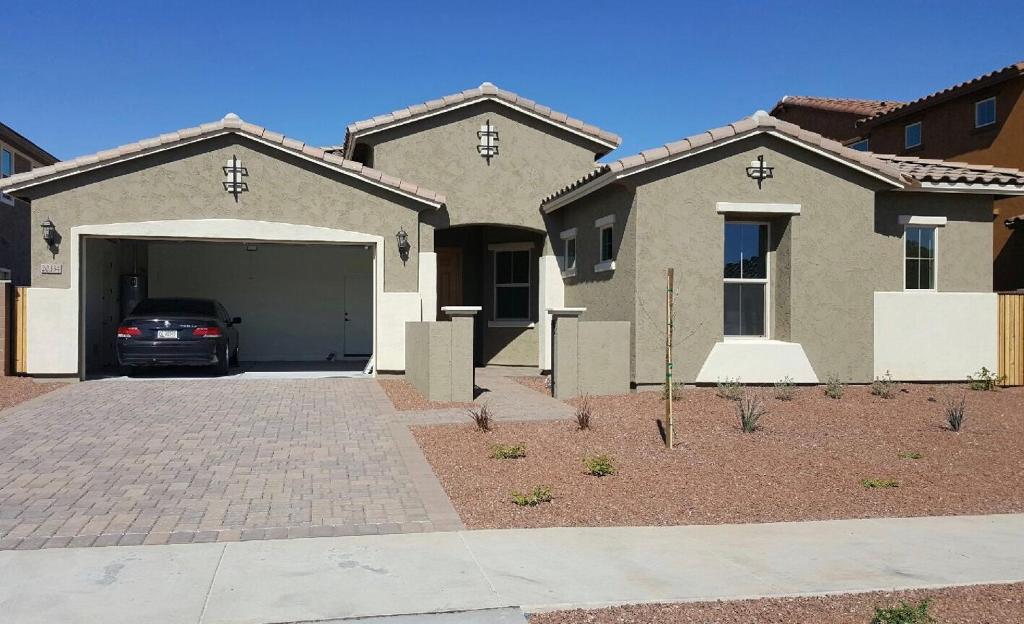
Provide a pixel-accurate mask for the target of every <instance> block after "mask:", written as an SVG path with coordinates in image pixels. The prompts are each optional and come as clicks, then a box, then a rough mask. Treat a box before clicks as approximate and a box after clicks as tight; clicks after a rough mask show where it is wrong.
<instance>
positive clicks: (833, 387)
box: [825, 373, 846, 401]
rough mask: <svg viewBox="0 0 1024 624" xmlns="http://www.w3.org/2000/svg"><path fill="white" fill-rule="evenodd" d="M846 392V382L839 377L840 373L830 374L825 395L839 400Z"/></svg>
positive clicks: (826, 381) (826, 382)
mask: <svg viewBox="0 0 1024 624" xmlns="http://www.w3.org/2000/svg"><path fill="white" fill-rule="evenodd" d="M844 392H846V384H844V383H843V381H842V380H841V379H839V375H837V374H835V373H831V374H829V376H828V379H826V380H825V396H827V397H828V398H830V399H835V400H837V401H838V400H839V399H841V398H843V393H844Z"/></svg>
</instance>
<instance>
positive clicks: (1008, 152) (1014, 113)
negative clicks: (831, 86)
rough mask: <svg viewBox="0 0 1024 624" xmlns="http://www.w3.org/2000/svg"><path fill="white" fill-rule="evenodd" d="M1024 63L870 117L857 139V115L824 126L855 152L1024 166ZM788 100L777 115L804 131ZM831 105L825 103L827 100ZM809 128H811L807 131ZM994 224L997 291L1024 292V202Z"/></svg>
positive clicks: (1011, 202)
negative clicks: (1022, 221) (1023, 226)
mask: <svg viewBox="0 0 1024 624" xmlns="http://www.w3.org/2000/svg"><path fill="white" fill-rule="evenodd" d="M1022 92H1024V61H1022V62H1018V63H1014V64H1012V65H1008V66H1006V67H1003V68H1001V69H998V70H996V71H993V72H990V73H988V74H985V75H983V76H978V77H976V78H973V79H971V80H968V81H966V82H961V83H959V84H956V85H953V86H951V87H947V88H945V89H942V90H940V91H937V92H935V93H932V94H929V95H926V96H924V97H922V98H919V99H916V100H914V101H912V102H906V103H899V104H898V105H892V103H889V102H886V103H885V104H886V106H884V107H882V108H880V109H879V110H874V111H870V112H867V114H864V115H862V118H861V119H859V120H857V121H856V122H855V131H854V132H852V133H851V127H850V125H849V115H840V114H838V113H829V112H827V111H819V115H820V116H822V117H826V116H829V115H833V122H834V123H835V124H837V125H838V126H839V129H838V130H832V129H831V128H830V127H829V126H828V124H829V123H833V122H824V121H822V122H820V123H821V126H820V127H821V128H822V130H821V131H820V132H821V133H822V134H824V135H825V136H828V137H830V138H833V139H836V140H840V141H844V142H846V143H847V144H848V145H850V147H853V148H855V149H863V150H871V151H872V152H875V153H880V154H899V155H904V156H916V157H919V158H929V159H941V160H947V161H963V162H966V163H971V164H974V165H991V166H993V167H1005V168H1014V169H1016V168H1021V167H1024V97H1021V94H1022ZM789 99H790V98H788V97H787V98H783V99H782V100H781V101H780V102H779V104H778V105H777V106H776V109H777V112H776V113H775V114H776V115H777V116H779V117H780V118H782V119H785V120H787V121H792V122H794V123H797V124H798V125H801V126H804V124H803V121H804V120H803V118H801V117H799V116H797V114H796V113H797V111H796V110H795V109H793V108H792V107H791V106H790V105H789V104H787V100H789ZM819 99H824V98H819ZM804 127H806V126H804ZM995 212H996V215H995V218H994V220H993V249H992V252H993V261H994V265H995V267H994V269H993V287H994V289H995V290H1016V289H1024V233H1022V231H1021V230H1020V228H1018V227H1016V225H1015V223H1016V221H1015V219H1016V218H1017V217H1020V216H1022V215H1024V198H1018V197H1013V198H1006V199H1002V200H1000V201H998V202H996V205H995Z"/></svg>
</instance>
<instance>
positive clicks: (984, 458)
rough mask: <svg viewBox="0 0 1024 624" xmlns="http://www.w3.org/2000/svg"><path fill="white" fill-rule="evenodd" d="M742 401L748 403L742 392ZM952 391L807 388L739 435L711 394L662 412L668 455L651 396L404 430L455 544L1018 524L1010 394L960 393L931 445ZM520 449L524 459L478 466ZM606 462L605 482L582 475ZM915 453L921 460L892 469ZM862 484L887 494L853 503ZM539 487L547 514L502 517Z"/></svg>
mask: <svg viewBox="0 0 1024 624" xmlns="http://www.w3.org/2000/svg"><path fill="white" fill-rule="evenodd" d="M749 391H750V390H748V392H749ZM964 391H965V390H964V389H963V387H962V386H938V385H906V386H903V387H902V389H901V390H900V391H899V392H897V394H896V397H895V398H893V399H888V400H887V399H882V398H879V397H875V396H872V395H871V394H870V389H869V388H867V387H850V388H847V391H846V395H845V397H844V398H843V399H842V400H840V401H835V400H832V399H828V398H826V397H825V396H824V395H823V393H822V390H821V389H820V388H801V389H798V390H797V392H796V395H795V398H794V399H793V400H792V401H779V400H776V399H774V398H770V397H771V391H770V390H760V392H761V393H763V394H764V395H765V396H767V397H769V398H766V399H765V404H766V406H767V407H768V408H769V409H770V410H771V411H770V413H769V414H768V415H767V416H765V417H764V418H762V420H761V429H760V430H758V431H756V432H754V433H742V432H741V431H740V429H739V419H738V417H737V415H736V403H734V402H732V401H729V400H726V399H723V398H720V397H717V396H716V395H715V390H714V389H708V388H700V389H694V390H686V391H685V394H684V396H683V398H682V400H680V401H677V402H676V403H675V409H676V414H677V416H676V440H677V447H676V449H675V450H673V451H669V450H667V449H665V448H664V445H663V443H662V440H661V437H660V435H659V431H658V426H657V420H658V419H659V418H660V417H661V415H662V412H663V410H664V403H663V402H662V401H661V397H660V393H658V392H643V393H637V394H630V395H620V396H610V397H594V398H592V401H593V405H594V406H595V412H594V416H593V423H594V427H593V429H592V430H590V431H577V430H576V428H575V423H574V422H571V421H564V420H563V421H547V422H499V423H498V424H497V426H496V428H495V430H494V431H492V432H490V433H480V432H478V431H476V430H475V428H474V427H473V426H472V425H471V424H456V425H433V426H423V427H415V428H414V429H413V430H414V433H415V435H416V439H417V440H418V441H419V444H420V446H421V447H422V448H423V450H424V452H425V454H426V456H427V458H428V460H429V461H430V463H431V465H432V466H433V468H434V471H435V472H436V473H437V475H438V476H439V477H440V479H441V481H442V483H443V485H444V488H445V490H446V491H447V493H448V495H449V497H451V499H452V502H453V503H454V505H455V508H456V509H457V510H458V512H459V515H460V516H461V517H462V520H463V522H464V523H465V524H466V525H467V526H468V527H470V528H510V527H545V526H630V525H632V526H636V525H674V524H718V523H744V522H775V521H790V520H826V519H833V518H861V517H885V516H924V515H953V514H984V513H1009V512H1021V511H1024V388H1012V389H1004V390H1000V391H997V392H977V391H966V397H967V415H966V418H965V420H964V428H963V430H962V431H961V432H960V433H953V432H951V431H948V430H946V429H944V424H945V419H944V415H943V407H944V404H945V401H946V399H947V397H950V396H959V394H960V393H961V392H964ZM498 443H501V444H511V443H523V444H525V445H526V446H527V456H526V457H525V458H523V459H515V460H496V459H491V458H490V453H491V448H492V446H493V445H495V444H498ZM602 453H606V454H608V455H610V456H611V458H612V459H613V462H614V464H615V466H616V467H617V468H618V473H617V474H615V475H613V476H608V477H601V478H598V477H592V476H588V475H586V474H584V472H583V465H582V460H583V458H584V457H587V456H592V455H595V454H602ZM905 453H920V454H921V457H920V459H910V458H907V457H905V456H901V455H903V454H905ZM862 479H895V480H896V481H898V483H899V487H896V488H892V489H868V488H865V487H864V486H862V485H861V483H860V481H861V480H862ZM541 485H543V486H550V487H551V488H552V493H553V496H554V500H553V501H551V502H549V503H542V504H540V505H537V506H536V507H517V506H515V505H513V504H512V502H511V500H510V494H511V493H512V492H513V491H520V492H522V491H526V490H528V489H532V488H533V487H535V486H541Z"/></svg>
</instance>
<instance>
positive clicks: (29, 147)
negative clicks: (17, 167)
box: [0, 123, 60, 165]
mask: <svg viewBox="0 0 1024 624" xmlns="http://www.w3.org/2000/svg"><path fill="white" fill-rule="evenodd" d="M0 141H3V142H4V143H7V144H9V145H11V146H12V147H14V148H15V149H17V150H19V151H21V152H24V153H25V155H26V156H28V157H29V158H31V159H32V160H34V161H36V162H37V163H41V164H43V165H52V164H53V163H55V162H57V161H58V160H60V159H59V158H57V157H56V156H54V155H53V154H51V153H50V152H48V151H46V150H44V149H43V148H41V147H39V146H38V145H36V144H35V143H33V142H32V141H30V140H28V139H27V138H26V137H25V136H24V135H23V134H21V133H20V132H18V131H16V130H15V129H14V128H12V127H10V126H8V125H7V124H4V123H0Z"/></svg>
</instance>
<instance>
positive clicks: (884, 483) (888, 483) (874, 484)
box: [860, 479, 900, 490]
mask: <svg viewBox="0 0 1024 624" xmlns="http://www.w3.org/2000/svg"><path fill="white" fill-rule="evenodd" d="M860 484H861V485H863V486H864V487H866V488H868V489H869V490H887V489H889V488H898V487H899V486H900V482H899V481H897V480H896V479H861V480H860Z"/></svg>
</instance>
